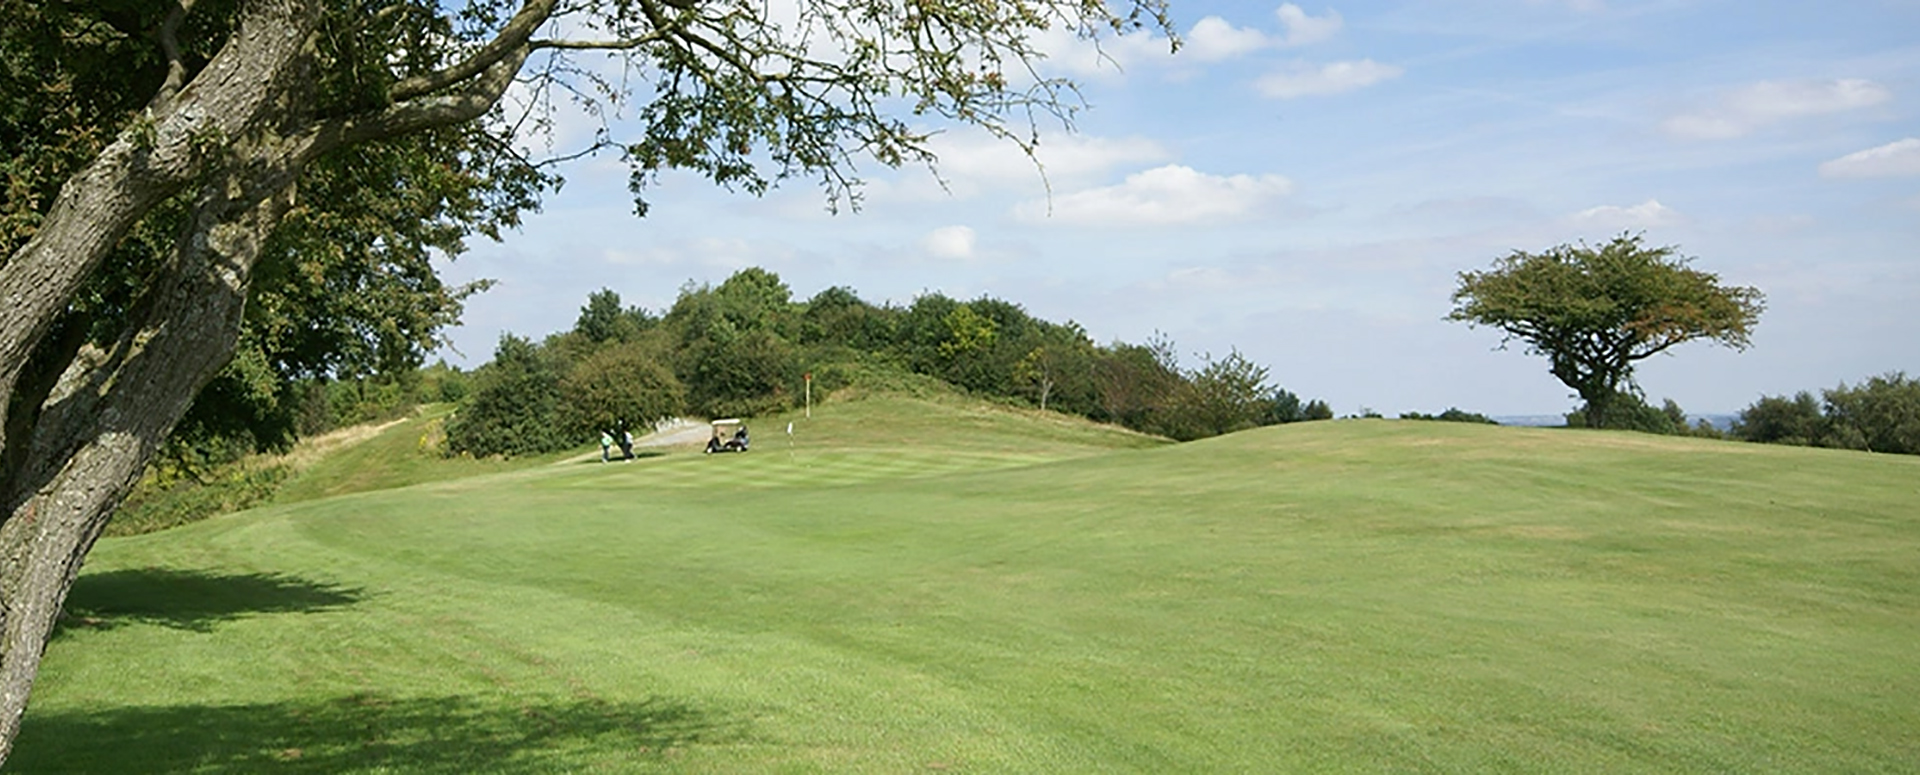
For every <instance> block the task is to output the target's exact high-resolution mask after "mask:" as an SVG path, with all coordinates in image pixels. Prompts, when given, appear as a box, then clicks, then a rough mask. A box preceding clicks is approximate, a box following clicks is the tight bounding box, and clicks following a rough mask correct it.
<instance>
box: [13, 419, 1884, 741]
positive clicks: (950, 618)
mask: <svg viewBox="0 0 1920 775" xmlns="http://www.w3.org/2000/svg"><path fill="white" fill-rule="evenodd" d="M1047 422H1051V421H1050V420H1047V419H1046V418H1044V417H1040V416H1037V415H1029V414H1021V413H1017V412H1009V411H1006V410H999V409H990V408H984V407H981V406H979V405H977V404H968V403H967V402H964V401H957V400H955V401H931V402H929V401H903V400H898V399H890V398H885V397H874V398H870V399H868V400H865V401H850V402H845V403H838V404H832V405H829V406H826V407H817V408H816V416H815V418H814V419H813V420H812V421H805V420H801V421H798V422H797V423H796V433H795V434H794V436H793V437H792V440H791V447H788V446H787V444H788V439H787V437H786V435H785V433H784V425H785V420H784V419H781V420H776V421H774V422H761V423H757V424H755V426H754V432H755V438H756V442H755V445H756V446H755V451H753V452H751V453H748V454H746V455H727V456H711V457H709V456H701V455H697V454H669V455H665V456H661V457H657V458H650V459H643V460H639V461H635V462H633V463H627V464H619V465H601V464H599V463H597V462H595V463H592V464H567V465H549V466H541V467H539V468H534V469H525V470H520V471H515V472H508V473H503V474H499V475H493V476H481V477H472V478H463V479H457V480H443V481H438V482H433V483H428V484H424V485H421V486H415V487H408V488H404V489H398V490H389V491H383V492H374V493H364V494H359V495H351V496H346V497H335V498H328V499H323V500H314V501H309V502H304V503H298V504H287V505H280V506H275V507H272V508H268V509H263V510H259V511H255V512H250V513H246V514H241V515H233V516H228V517H222V518H218V519H214V520H211V521H208V522H205V523H201V524H198V525H194V526H191V527H188V528H183V529H180V530H174V531H168V532H166V533H161V534H155V535H148V536H139V537H134V538H126V539H111V540H107V541H103V542H102V543H101V545H100V547H99V548H98V549H97V550H96V552H95V556H94V558H93V560H92V561H91V563H90V565H89V567H88V569H87V572H86V573H85V574H84V575H83V576H82V578H81V582H80V584H79V585H77V586H76V589H75V592H74V595H73V598H72V601H71V604H70V611H71V612H72V613H73V617H72V618H70V619H69V621H68V623H67V625H66V626H65V627H64V628H63V629H62V631H61V634H60V636H59V637H58V638H57V639H56V641H55V643H54V644H53V645H52V647H51V648H50V649H49V652H48V656H47V661H46V665H45V668H44V671H43V674H42V679H41V684H40V686H39V688H38V689H37V690H36V695H35V698H34V704H33V707H32V708H31V709H30V710H29V712H28V716H27V720H26V725H25V730H24V732H23V734H22V736H21V738H20V742H19V747H18V748H17V750H16V753H15V757H14V760H13V761H12V762H10V764H11V765H12V766H14V767H15V768H17V769H19V770H20V771H23V772H33V771H43V770H56V769H57V770H65V771H81V772H87V771H93V772H129V771H168V772H172V771H195V772H253V771H259V770H263V769H265V770H275V771H295V772H298V771H312V772H470V771H494V772H578V771H609V772H619V771H684V772H846V771H863V772H908V771H976V772H1118V771H1134V772H1176V771H1184V772H1255V771H1266V772H1288V771H1327V770H1334V771H1348V770H1360V771H1383V770H1385V771H1447V772H1487V771H1520V772H1671V771H1722V772H1907V771H1911V768H1912V764H1913V762H1915V761H1920V738H1916V737H1915V736H1914V735H1913V734H1912V730H1913V729H1916V728H1920V653H1916V652H1915V651H1914V649H1913V644H1914V643H1917V642H1920V459H1917V458H1910V457H1887V456H1875V455H1865V454H1858V453H1845V452H1834V451H1826V450H1809V449H1792V448H1779V447H1761V446H1752V445H1740V444H1733V443H1724V442H1710V441H1701V440H1689V439H1673V438H1656V437H1647V436H1637V435H1628V434H1614V433H1600V432H1569V431H1564V430H1562V431H1555V430H1540V429H1524V428H1496V427H1479V426H1466V425H1449V424H1436V423H1409V422H1392V421H1341V422H1331V423H1310V424H1305V425H1295V426H1285V427H1280V428H1270V429H1264V430H1261V431H1255V432H1250V433H1245V434H1237V435H1235V436H1231V437H1225V438H1220V439H1213V440H1209V441H1205V442H1198V443H1193V444H1185V445H1178V446H1163V445H1161V444H1159V443H1157V442H1155V441H1153V440H1151V439H1145V438H1143V437H1138V436H1134V435H1131V434H1125V433H1121V432H1115V431H1111V430H1106V429H1099V428H1094V427H1089V426H1084V425H1079V424H1061V425H1057V426H1048V425H1046V424H1045V423H1047Z"/></svg>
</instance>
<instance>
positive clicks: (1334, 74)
mask: <svg viewBox="0 0 1920 775" xmlns="http://www.w3.org/2000/svg"><path fill="white" fill-rule="evenodd" d="M1403 72H1406V71H1405V70H1402V69H1400V68H1398V67H1395V66H1393V65H1383V64H1380V63H1379V62H1375V61H1373V60H1371V59H1362V60H1360V61H1358V62H1334V63H1332V64H1327V65H1322V66H1320V67H1317V68H1316V67H1313V66H1311V65H1296V66H1294V67H1293V68H1291V69H1287V70H1282V71H1279V72H1275V73H1268V74H1267V75H1265V76H1263V77H1261V78H1260V80H1258V81H1256V82H1255V83H1254V85H1255V86H1256V87H1258V88H1259V89H1260V93H1261V94H1265V95H1267V96H1268V97H1274V98H1277V99H1283V100H1285V99H1293V98H1294V97H1307V96H1318V95H1326V94H1339V93H1341V92H1346V91H1353V90H1354V89H1360V88H1364V87H1367V86H1371V85H1373V84H1376V83H1379V82H1381V81H1385V80H1387V79H1390V78H1397V77H1399V75H1400V74H1401V73H1403Z"/></svg>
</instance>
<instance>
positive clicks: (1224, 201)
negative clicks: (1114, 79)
mask: <svg viewBox="0 0 1920 775" xmlns="http://www.w3.org/2000/svg"><path fill="white" fill-rule="evenodd" d="M1292 191H1293V183H1292V181H1289V180H1287V179H1286V178H1284V177H1281V176H1279V175H1260V176H1257V177H1256V176H1252V175H1233V176H1220V175H1208V174H1206V173H1203V172H1198V171H1195V170H1194V169H1193V168H1191V167H1185V166H1181V165H1178V164H1169V165H1166V166H1164V167H1156V168H1154V169H1150V170H1146V171H1144V172H1136V173H1134V174H1132V175H1128V176H1127V179H1126V180H1125V181H1124V182H1122V183H1120V184H1119V185H1115V186H1103V187H1100V188H1092V189H1087V190H1084V191H1077V192H1074V193H1072V194H1068V195H1066V196H1062V197H1058V198H1056V199H1054V200H1053V207H1052V213H1051V220H1052V221H1054V222H1061V223H1075V224H1112V225H1134V224H1151V225H1165V224H1179V223H1199V222H1208V221H1228V220H1236V219H1240V218H1245V217H1247V216H1250V215H1253V214H1254V213H1256V212H1257V211H1258V210H1259V209H1260V208H1261V207H1262V206H1264V205H1265V204H1267V203H1268V202H1269V201H1271V200H1273V199H1276V198H1279V197H1283V196H1286V195H1287V194H1288V193H1291V192H1292ZM1014 214H1015V215H1016V216H1017V217H1019V218H1020V219H1021V220H1024V221H1029V222H1045V221H1047V220H1049V213H1048V208H1047V203H1046V202H1045V201H1030V202H1025V203H1022V204H1021V205H1019V206H1018V207H1017V208H1015V211H1014Z"/></svg>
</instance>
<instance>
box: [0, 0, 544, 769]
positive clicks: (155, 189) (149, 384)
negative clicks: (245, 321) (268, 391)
mask: <svg viewBox="0 0 1920 775" xmlns="http://www.w3.org/2000/svg"><path fill="white" fill-rule="evenodd" d="M323 5H324V4H323V3H322V2H321V0H250V1H249V2H247V3H246V4H245V6H244V11H243V15H242V18H241V19H240V23H239V24H238V25H237V27H236V30H235V33H234V34H233V36H232V37H231V38H230V39H229V40H228V41H227V43H226V44H225V46H223V47H222V48H221V50H220V53H219V54H217V55H216V56H215V57H214V58H213V60H212V61H211V62H210V63H209V64H208V65H207V67H206V68H205V69H203V70H202V71H201V72H200V73H199V74H198V75H196V76H195V77H194V79H193V80H192V81H191V82H190V83H188V84H187V85H186V86H185V87H184V88H182V89H180V90H179V92H178V93H169V92H163V93H162V94H159V95H157V96H156V97H155V98H154V100H153V101H152V103H151V104H152V105H153V108H152V110H151V116H150V117H149V118H148V119H143V120H141V121H139V122H136V124H135V126H133V127H131V128H129V129H128V130H126V131H125V132H123V133H122V134H121V136H120V137H119V138H118V139H117V140H116V141H115V142H114V143H113V144H112V145H110V146H109V147H108V148H107V149H106V150H105V151H103V152H102V153H101V155H100V157H99V158H98V159H97V160H95V162H94V163H93V164H91V165H90V166H89V167H88V168H87V169H86V170H84V171H83V172H81V173H80V174H78V175H75V176H74V178H73V179H72V180H70V181H68V183H67V185H66V186H65V187H63V188H62V189H61V192H60V196H59V197H58V199H57V200H56V201H55V202H54V204H53V206H52V207H51V208H50V209H49V211H48V214H47V216H46V217H45V218H44V219H43V220H42V222H41V225H40V228H39V231H38V232H37V233H36V234H35V236H34V237H33V238H32V239H31V240H30V241H29V242H28V243H27V244H26V245H24V246H23V247H22V248H21V249H20V250H19V251H18V252H17V253H15V254H14V255H13V256H12V257H11V258H10V259H9V260H8V261H7V263H6V264H5V265H4V266H0V412H4V413H5V415H6V416H5V422H0V764H3V763H4V762H5V760H6V757H7V754H8V753H9V752H10V751H11V750H12V746H13V740H14V737H15V735H17V734H18V732H19V730H20V722H21V718H22V715H23V714H24V712H25V709H26V703H27V695H28V692H29V690H30V689H31V688H32V686H33V681H34V678H35V676H36V674H37V673H38V672H39V666H40V658H41V655H42V653H43V652H44V650H45V647H46V643H47V639H48V636H49V635H50V634H51V633H52V630H53V627H54V626H55V623H56V621H57V620H58V618H59V614H60V609H61V606H62V605H63V604H64V602H65V600H66V596H67V592H68V590H69V589H70V588H71V587H72V584H73V580H74V578H75V576H76V575H77V574H78V573H79V571H80V566H81V563H82V562H83V561H84V560H85V558H86V555H87V552H88V551H89V550H91V549H92V547H93V543H94V541H95V540H97V539H98V538H99V536H100V533H101V530H102V529H103V528H104V527H105V526H106V523H107V520H108V518H109V517H110V516H111V515H112V513H113V510H114V509H115V508H116V507H117V506H118V505H119V504H120V501H121V500H122V499H124V498H125V497H126V494H127V492H128V490H129V489H131V487H132V485H133V483H134V482H135V481H136V480H137V479H138V478H139V475H140V473H141V471H142V470H144V469H145V468H146V466H147V464H148V462H149V461H150V460H151V459H152V457H153V455H154V453H155V451H156V450H157V449H159V447H160V444H161V442H162V441H164V440H165V439H166V437H167V434H168V433H169V432H171V431H172V429H173V426H174V424H175V423H176V422H178V421H179V419H180V417H181V416H182V415H183V414H185V412H186V410H187V408H188V406H189V405H191V403H192V401H193V398H194V396H195V395H196V394H197V393H198V392H199V391H200V388H201V387H202V386H204V385H205V384H206V383H207V381H208V380H210V379H211V378H212V377H213V376H214V374H215V373H216V372H217V371H219V369H220V368H221V367H222V366H224V365H225V364H226V362H227V360H228V359H229V358H230V357H231V356H232V353H233V348H234V344H235V341H236V339H237V337H238V335H239V331H240V327H241V320H242V312H243V311H244V307H245V302H246V298H247V291H248V283H249V279H250V277H251V273H252V270H253V266H254V263H255V261H256V260H257V259H258V258H259V255H260V251H261V247H262V244H263V243H264V242H265V241H266V239H267V238H268V236H269V235H270V234H271V233H272V231H273V229H274V228H275V226H276V225H277V224H278V223H279V221H280V218H281V216H282V215H284V214H285V212H286V209H287V206H288V204H289V201H290V192H291V191H292V190H293V187H294V184H295V181H296V180H297V178H298V176H299V174H300V171H301V170H302V169H303V168H304V167H305V165H307V164H308V163H310V162H311V161H312V160H313V159H314V158H316V157H318V156H319V155H320V154H322V153H325V152H327V151H329V150H331V149H333V148H338V147H341V146H350V145H354V144H357V143H362V142H367V141H371V140H376V139H379V138H383V137H393V136H398V135H402V134H407V133H410V132H415V131H420V130H423V129H427V128H430V127H435V126H446V125H452V124H457V123H460V122H464V121H471V120H474V119H476V118H479V117H480V116H482V115H484V114H485V113H486V111H487V110H488V109H490V108H491V107H492V106H493V105H494V104H495V103H496V102H497V101H498V100H499V99H500V96H501V95H502V94H503V93H504V92H505V90H506V88H507V86H508V85H510V84H511V83H512V81H513V77H514V75H515V74H516V73H518V72H519V69H520V67H521V66H522V65H523V64H524V63H525V61H526V57H527V53H528V50H529V44H528V38H529V37H530V36H531V35H532V33H533V31H534V30H535V29H536V28H537V27H538V26H539V25H540V24H541V23H543V22H544V21H545V19H546V18H547V16H548V15H549V14H550V13H551V12H552V10H553V7H554V0H526V2H525V3H524V5H523V6H522V7H521V9H520V11H519V12H518V13H517V14H516V15H515V16H514V18H513V19H512V20H511V21H509V22H508V23H507V24H506V25H505V26H504V27H503V30H502V32H501V34H500V35H499V36H498V37H497V38H496V39H495V40H494V41H493V42H491V43H490V44H488V45H486V46H483V47H481V48H480V49H479V50H478V51H476V52H475V54H474V55H473V57H472V58H470V59H468V60H466V61H463V62H461V63H457V64H456V65H455V66H453V67H450V68H449V69H448V70H446V71H443V72H442V73H439V74H434V75H433V76H431V77H422V78H415V79H409V80H407V81H403V82H401V83H399V84H397V85H396V86H395V88H394V89H393V90H392V91H393V95H394V97H395V100H396V101H395V102H394V103H393V104H391V105H389V106H387V107H385V108H382V109H379V110H375V111H372V112H370V113H366V114H360V115H349V116H334V117H314V116H310V115H307V114H305V113H304V111H305V110H306V109H307V108H308V106H309V105H310V100H308V99H306V96H307V95H306V94H305V92H306V91H308V90H309V89H310V87H311V85H312V83H313V74H312V73H311V72H310V71H309V70H307V68H308V67H310V66H311V65H312V63H311V61H310V58H309V57H310V54H311V49H310V47H309V45H308V39H309V37H310V36H311V35H312V34H313V33H314V30H315V29H316V28H317V27H318V24H319V20H320V16H321V12H322V10H323ZM190 185H192V186H198V187H199V189H198V197H197V199H196V200H195V201H194V204H193V207H192V211H191V218H190V221H189V223H188V225H187V227H186V228H185V230H184V231H183V233H182V234H181V236H180V237H179V240H178V244H177V246H176V247H175V249H174V253H173V256H172V260H171V262H170V263H169V265H168V266H167V267H166V268H165V270H163V271H162V272H160V273H159V274H158V275H157V276H156V277H155V278H154V279H153V281H152V282H153V284H152V286H151V287H149V288H147V289H146V291H145V295H144V296H143V297H142V300H141V301H140V302H139V306H138V308H137V309H136V310H135V311H134V313H133V320H132V322H131V324H130V325H128V326H127V328H126V329H125V331H124V333H123V334H122V335H121V336H120V338H119V340H118V341H117V342H115V343H114V344H113V346H111V347H110V348H106V349H104V350H103V349H101V348H97V347H85V348H82V347H79V346H78V340H73V341H64V342H63V341H47V340H48V337H49V336H50V335H52V334H53V333H54V332H55V331H56V330H57V328H58V327H57V326H56V322H57V321H59V320H60V318H61V316H62V315H63V314H64V313H65V311H66V309H67V307H68V304H69V302H70V300H71V299H72V297H73V295H74V293H75V292H76V291H77V290H78V289H79V288H80V287H81V286H82V285H83V284H84V283H85V281H86V279H87V277H88V275H89V274H90V273H92V272H93V271H94V269H95V268H96V267H97V266H98V265H99V263H100V261H101V260H103V259H104V257H105V256H106V255H107V253H108V252H109V251H111V250H112V248H113V246H114V245H115V244H116V243H117V242H118V241H119V240H120V239H121V238H122V237H123V236H125V235H126V233H127V231H128V230H129V229H131V228H132V226H133V225H134V224H135V223H137V222H138V221H139V220H140V219H141V218H142V217H144V216H146V215H147V213H148V212H149V211H151V210H152V209H153V208H154V206H155V205H157V204H158V203H160V202H162V201H165V200H167V199H168V198H170V197H173V196H176V195H178V194H180V193H181V192H182V191H183V190H185V189H187V188H188V187H189V186H190ZM72 331H73V329H72V327H71V326H69V327H68V331H67V332H66V333H72ZM30 364H31V367H30ZM36 368H37V369H40V370H42V371H40V372H39V373H36V372H35V371H34V369H36ZM54 374H58V375H59V379H58V381H57V383H56V382H53V381H52V379H51V377H52V376H53V375H54Z"/></svg>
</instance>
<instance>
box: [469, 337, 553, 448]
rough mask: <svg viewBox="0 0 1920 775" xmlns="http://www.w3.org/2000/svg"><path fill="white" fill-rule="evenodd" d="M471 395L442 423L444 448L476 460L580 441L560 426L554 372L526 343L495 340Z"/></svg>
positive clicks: (538, 350)
mask: <svg viewBox="0 0 1920 775" xmlns="http://www.w3.org/2000/svg"><path fill="white" fill-rule="evenodd" d="M474 381H475V383H476V386H475V389H474V392H473V396H472V397H471V398H470V399H469V400H468V402H467V403H466V404H465V405H464V406H462V407H461V408H460V410H459V411H458V412H456V413H455V414H454V416H453V418H452V419H450V420H449V421H448V422H447V450H448V451H450V452H453V453H456V454H470V455H474V456H476V457H478V456H486V455H509V456H511V455H534V454H540V453H542V452H552V451H555V450H560V449H566V448H567V447H570V446H573V445H575V444H579V443H583V441H584V440H583V439H578V438H571V437H569V435H568V433H567V431H566V428H565V427H564V426H563V425H562V424H561V423H560V411H559V409H560V394H559V387H560V374H559V371H558V370H557V369H556V368H555V367H554V364H553V363H552V360H551V357H550V356H549V355H548V354H547V353H544V352H542V350H541V348H539V347H537V346H536V345H534V344H533V343H532V342H530V341H527V340H525V339H522V338H520V337H516V336H513V335H511V334H508V335H506V336H502V337H500V344H499V346H498V347H497V348H496V349H495V350H494V353H493V360H492V361H491V362H489V363H488V364H487V365H486V366H483V367H481V368H480V370H479V372H478V373H477V374H475V376H474Z"/></svg>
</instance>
